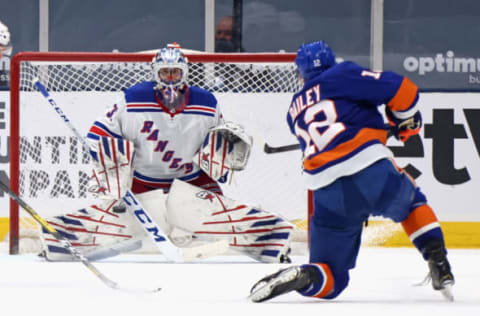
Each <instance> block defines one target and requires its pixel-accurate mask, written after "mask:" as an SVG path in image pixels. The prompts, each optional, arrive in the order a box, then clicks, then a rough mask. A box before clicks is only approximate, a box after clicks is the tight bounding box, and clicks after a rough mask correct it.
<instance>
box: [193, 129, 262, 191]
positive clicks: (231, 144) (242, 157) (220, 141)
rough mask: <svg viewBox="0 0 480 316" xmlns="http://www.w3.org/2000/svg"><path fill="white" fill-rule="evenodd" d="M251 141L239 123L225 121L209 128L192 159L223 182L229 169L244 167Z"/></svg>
mask: <svg viewBox="0 0 480 316" xmlns="http://www.w3.org/2000/svg"><path fill="white" fill-rule="evenodd" d="M252 142H253V141H252V137H251V136H249V135H247V133H245V130H244V129H243V127H242V126H241V125H238V124H235V123H232V122H226V123H225V124H223V125H220V126H217V127H215V128H213V129H211V130H210V132H209V133H208V135H207V136H206V137H205V141H204V142H203V145H202V147H201V148H200V150H199V151H198V152H197V154H196V157H195V159H194V160H193V161H195V162H196V163H197V164H198V165H199V167H200V169H202V170H203V171H204V172H205V173H206V174H207V175H209V176H210V177H211V178H212V179H215V180H218V181H219V182H222V183H224V182H226V181H227V180H228V178H229V177H230V176H231V174H232V172H231V171H240V170H243V169H244V168H245V167H246V165H247V162H248V158H249V156H250V150H251V147H252Z"/></svg>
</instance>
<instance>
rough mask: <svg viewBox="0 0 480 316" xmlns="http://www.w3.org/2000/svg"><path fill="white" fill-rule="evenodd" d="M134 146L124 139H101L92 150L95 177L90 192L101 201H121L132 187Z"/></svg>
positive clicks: (91, 182) (91, 180)
mask: <svg viewBox="0 0 480 316" xmlns="http://www.w3.org/2000/svg"><path fill="white" fill-rule="evenodd" d="M133 153H134V147H133V144H132V143H131V142H130V141H128V140H126V139H123V138H111V137H103V136H102V137H100V140H99V142H98V143H97V144H96V148H92V150H91V154H92V157H93V175H92V177H91V179H90V182H89V187H88V192H89V193H91V194H93V195H94V196H95V197H97V198H101V199H117V200H118V199H121V198H122V197H123V196H124V195H125V193H126V191H127V190H128V189H129V188H130V187H131V185H132V172H133V169H132V161H133Z"/></svg>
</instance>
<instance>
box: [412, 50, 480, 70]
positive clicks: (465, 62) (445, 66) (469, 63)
mask: <svg viewBox="0 0 480 316" xmlns="http://www.w3.org/2000/svg"><path fill="white" fill-rule="evenodd" d="M403 67H404V68H405V70H406V71H409V72H418V74H419V75H425V74H427V73H429V72H432V71H435V72H453V73H475V72H480V58H472V57H462V58H460V57H455V54H454V52H453V51H451V50H449V51H447V53H446V54H445V55H443V54H437V55H436V56H435V57H414V56H409V57H407V58H405V60H404V61H403Z"/></svg>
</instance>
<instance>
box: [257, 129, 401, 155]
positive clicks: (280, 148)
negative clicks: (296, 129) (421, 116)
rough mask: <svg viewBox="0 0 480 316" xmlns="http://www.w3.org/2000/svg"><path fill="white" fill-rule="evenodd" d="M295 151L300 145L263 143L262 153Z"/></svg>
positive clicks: (389, 131)
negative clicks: (276, 145)
mask: <svg viewBox="0 0 480 316" xmlns="http://www.w3.org/2000/svg"><path fill="white" fill-rule="evenodd" d="M386 128H390V127H389V126H388V125H387V126H386ZM390 136H393V134H392V132H391V130H388V135H387V138H389V137H390ZM297 149H300V144H291V145H284V146H278V147H275V146H270V145H268V144H267V143H265V145H264V147H263V151H264V152H265V153H266V154H276V153H283V152H286V151H293V150H297Z"/></svg>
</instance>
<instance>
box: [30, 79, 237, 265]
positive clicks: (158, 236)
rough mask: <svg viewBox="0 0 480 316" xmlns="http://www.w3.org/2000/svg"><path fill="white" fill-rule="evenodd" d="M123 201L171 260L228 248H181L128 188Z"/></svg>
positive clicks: (221, 244)
mask: <svg viewBox="0 0 480 316" xmlns="http://www.w3.org/2000/svg"><path fill="white" fill-rule="evenodd" d="M32 83H33V85H34V86H35V87H36V88H37V89H38V90H39V91H40V93H41V94H42V95H43V97H44V98H45V99H46V100H47V101H48V103H49V104H50V105H51V106H52V108H53V109H54V110H55V112H56V113H57V114H58V115H59V116H60V118H61V119H62V120H63V122H64V123H65V124H66V125H67V126H68V128H69V129H70V130H71V131H72V132H73V134H74V135H75V137H77V138H78V140H79V141H80V143H81V144H82V146H83V147H84V148H85V150H86V151H87V152H90V150H89V146H88V144H87V142H86V140H85V138H83V137H82V135H81V134H80V133H79V132H78V131H77V129H76V128H75V127H74V126H73V124H72V123H71V122H70V119H69V118H68V117H67V115H66V114H65V113H64V112H63V111H62V109H61V108H60V106H58V105H57V103H56V102H55V100H54V99H53V98H52V96H51V95H50V94H49V93H48V91H47V89H46V88H45V86H44V85H43V84H42V83H41V82H40V80H39V79H38V78H35V79H33V81H32ZM123 201H124V202H125V205H126V207H127V209H128V210H129V211H130V212H131V213H132V214H133V215H135V216H134V217H135V218H136V219H137V221H138V223H139V224H140V225H141V226H142V228H143V229H144V231H145V232H146V233H147V235H148V236H149V237H150V239H151V240H152V241H153V242H154V244H155V245H156V246H157V248H158V249H159V250H160V251H161V253H162V254H163V255H164V256H165V257H166V258H167V259H168V260H170V261H173V262H185V261H191V260H194V259H201V258H206V257H210V256H215V255H218V254H221V253H224V252H225V251H226V249H227V248H228V244H227V243H226V241H218V242H213V243H211V244H208V245H203V246H199V247H192V248H183V249H182V248H179V247H177V246H175V245H174V244H173V243H172V241H171V240H170V239H169V238H168V236H167V234H166V233H165V232H164V231H163V229H162V228H161V227H160V226H158V224H157V223H155V221H153V218H152V216H150V215H149V214H148V212H147V210H145V209H144V208H143V206H142V205H141V203H140V201H138V200H137V199H136V198H135V195H134V194H133V193H132V192H131V191H130V190H128V191H127V193H126V194H125V196H124V197H123Z"/></svg>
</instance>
